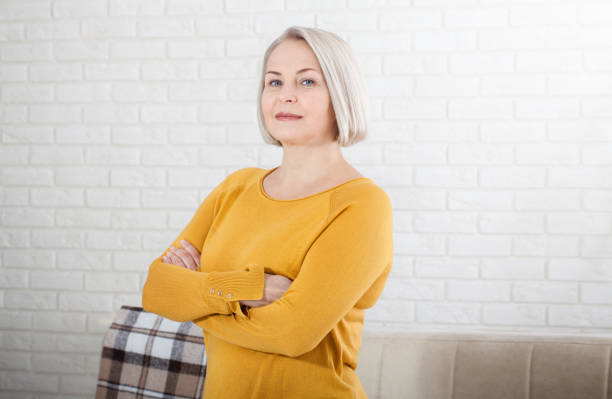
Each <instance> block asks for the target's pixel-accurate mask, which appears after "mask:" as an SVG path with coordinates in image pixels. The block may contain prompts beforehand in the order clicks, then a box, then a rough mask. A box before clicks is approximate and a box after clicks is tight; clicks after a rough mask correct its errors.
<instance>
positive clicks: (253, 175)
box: [221, 166, 263, 187]
mask: <svg viewBox="0 0 612 399" xmlns="http://www.w3.org/2000/svg"><path fill="white" fill-rule="evenodd" d="M262 170H263V169H261V168H257V167H254V166H249V167H246V168H240V169H237V170H235V171H233V172H231V173H230V174H228V175H227V176H226V177H225V179H223V182H221V184H222V185H223V186H225V187H233V186H237V185H238V186H240V185H244V184H246V183H249V182H251V181H253V180H254V179H257V177H258V176H259V174H260V173H261V172H262Z"/></svg>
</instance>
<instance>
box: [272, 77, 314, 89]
mask: <svg viewBox="0 0 612 399" xmlns="http://www.w3.org/2000/svg"><path fill="white" fill-rule="evenodd" d="M275 82H279V83H280V80H277V79H275V80H271V81H269V82H268V86H272V87H278V85H275V84H274V83H275ZM304 82H312V83H310V84H309V86H312V85H313V84H314V83H315V81H314V80H312V79H304V80H302V83H304Z"/></svg>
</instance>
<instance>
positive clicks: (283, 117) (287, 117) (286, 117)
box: [276, 112, 302, 121]
mask: <svg viewBox="0 0 612 399" xmlns="http://www.w3.org/2000/svg"><path fill="white" fill-rule="evenodd" d="M301 118H302V116H300V115H295V114H290V113H285V112H279V113H278V114H276V119H278V120H279V121H295V120H298V119H301Z"/></svg>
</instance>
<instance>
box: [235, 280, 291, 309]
mask: <svg viewBox="0 0 612 399" xmlns="http://www.w3.org/2000/svg"><path fill="white" fill-rule="evenodd" d="M292 282H293V280H291V279H288V278H287V277H285V276H281V275H280V274H268V273H264V296H263V298H262V299H260V300H257V301H240V304H242V305H245V306H249V307H251V308H257V307H260V306H266V305H269V304H271V303H272V302H274V301H276V300H277V299H280V297H281V296H283V294H284V293H285V292H286V291H287V290H288V289H289V286H290V285H291V283H292Z"/></svg>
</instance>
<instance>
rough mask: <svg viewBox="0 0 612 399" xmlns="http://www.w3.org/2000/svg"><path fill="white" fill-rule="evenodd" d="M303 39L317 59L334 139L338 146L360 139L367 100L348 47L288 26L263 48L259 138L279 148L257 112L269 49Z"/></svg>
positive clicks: (339, 40)
mask: <svg viewBox="0 0 612 399" xmlns="http://www.w3.org/2000/svg"><path fill="white" fill-rule="evenodd" d="M290 39H294V40H305V41H306V43H308V45H309V46H310V48H311V49H312V51H313V53H314V54H315V56H316V57H317V60H318V61H319V64H320V65H321V69H322V72H323V78H324V79H325V84H326V85H327V88H328V91H329V95H330V98H331V103H332V106H333V109H334V114H335V116H336V126H337V130H336V135H335V139H336V140H337V141H338V144H339V145H340V146H341V147H348V146H351V145H353V144H356V143H358V142H360V141H362V140H364V139H365V138H366V136H367V130H368V106H369V105H368V97H367V93H366V89H365V82H364V78H363V75H362V74H361V70H360V69H359V64H358V63H357V59H356V57H355V55H354V53H353V50H352V49H351V47H349V45H348V43H346V42H345V41H344V40H343V39H342V38H341V37H339V36H338V35H336V34H334V33H332V32H328V31H325V30H322V29H317V28H307V27H302V26H291V27H289V28H287V29H285V31H284V32H283V33H282V34H281V35H280V36H279V37H278V38H276V39H275V40H274V41H273V42H272V43H271V44H270V45H269V46H268V48H267V49H266V52H265V54H264V58H263V62H262V63H261V70H260V74H259V88H258V93H257V122H258V124H259V130H260V133H261V135H262V136H263V139H264V141H265V142H266V143H268V144H274V145H277V146H279V147H280V146H282V143H281V142H280V141H278V140H276V139H275V138H274V137H272V135H271V134H270V132H269V131H268V129H267V128H266V125H265V121H264V117H263V113H262V110H261V95H262V92H263V90H264V85H265V80H264V75H265V70H266V64H267V63H268V58H269V57H270V54H271V53H272V50H274V49H275V48H276V46H278V45H279V44H280V43H281V42H283V41H285V40H290Z"/></svg>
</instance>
